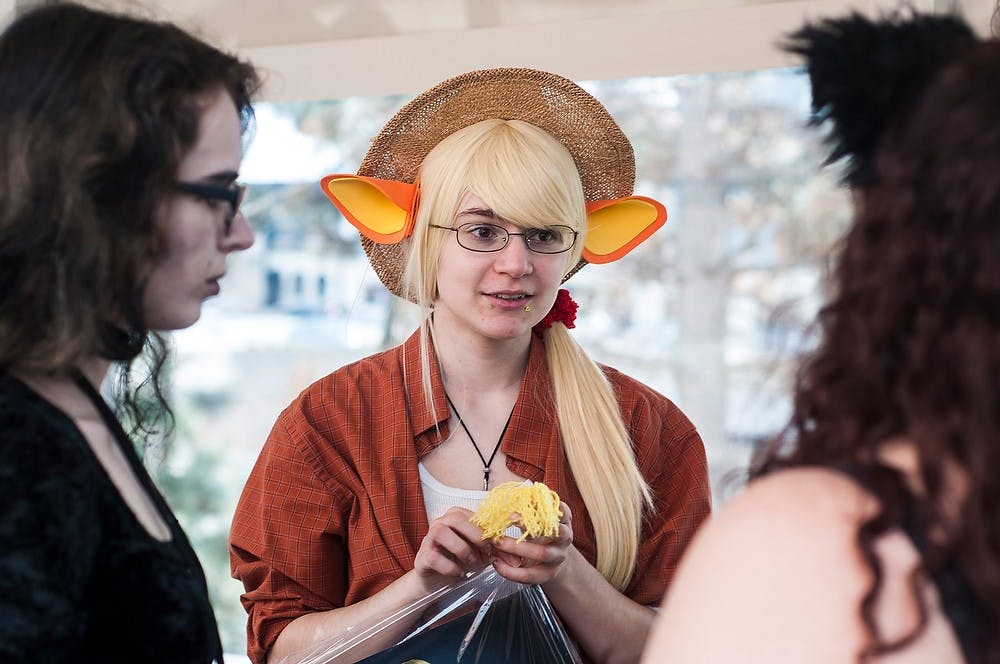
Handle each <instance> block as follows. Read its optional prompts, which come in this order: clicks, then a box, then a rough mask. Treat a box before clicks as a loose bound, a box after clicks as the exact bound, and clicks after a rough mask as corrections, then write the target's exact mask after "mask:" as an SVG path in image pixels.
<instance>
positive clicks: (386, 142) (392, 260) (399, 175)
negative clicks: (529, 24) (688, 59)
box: [358, 68, 635, 297]
mask: <svg viewBox="0 0 1000 664" xmlns="http://www.w3.org/2000/svg"><path fill="white" fill-rule="evenodd" d="M493 118H499V119H502V120H522V121H524V122H529V123H531V124H533V125H535V126H537V127H539V128H541V129H544V130H546V131H547V132H549V133H550V134H552V135H553V136H555V137H556V138H557V139H558V140H559V141H561V142H562V144H563V145H565V146H566V149H567V150H569V152H570V154H571V155H573V160H574V161H575V162H576V166H577V169H578V170H579V171H580V180H581V182H582V184H583V193H584V197H585V198H586V200H587V201H599V200H609V199H616V198H623V197H626V196H629V195H631V193H632V187H633V185H634V184H635V156H634V154H633V152H632V145H631V143H629V141H628V138H626V137H625V134H624V133H622V130H621V129H620V128H619V127H618V125H617V124H616V123H615V121H614V120H613V119H612V117H611V115H610V114H609V113H608V111H607V109H606V108H604V106H603V105H602V104H601V103H600V102H599V101H597V100H596V99H594V97H593V96H591V95H590V94H589V93H587V92H586V91H585V90H583V89H582V88H581V87H580V86H578V85H577V84H576V83H574V82H573V81H570V80H569V79H566V78H563V77H562V76H557V75H555V74H550V73H548V72H543V71H538V70H535V69H519V68H501V69H484V70H480V71H473V72H469V73H467V74H462V75H461V76H456V77H455V78H451V79H448V80H447V81H444V82H443V83H440V84H438V85H436V86H434V87H433V88H431V89H430V90H428V91H427V92H424V93H423V94H421V95H420V96H418V97H416V98H415V99H414V100H413V101H411V102H410V103H408V104H407V105H406V106H404V107H403V108H402V109H400V110H399V112H398V113H396V115H395V116H394V117H393V118H392V119H391V120H389V122H388V124H386V125H385V127H384V128H383V129H382V131H381V133H379V135H378V136H376V137H375V139H374V140H373V141H372V146H371V148H370V149H369V150H368V154H367V155H366V156H365V158H364V161H362V163H361V167H360V168H359V169H358V175H363V176H367V177H375V178H382V179H385V180H397V181H400V182H411V183H412V182H413V181H414V180H415V179H416V177H417V171H418V169H419V168H420V164H421V163H422V162H423V160H424V157H425V156H427V153H428V152H430V151H431V150H432V149H433V148H434V146H436V145H437V144H438V143H440V142H441V141H442V140H443V139H444V138H446V137H448V136H450V135H451V134H453V133H454V132H456V131H458V130H459V129H462V128H463V127H468V126H470V125H473V124H475V123H477V122H480V121H482V120H489V119H493ZM361 245H362V247H363V248H364V250H365V253H366V254H367V255H368V260H369V261H371V264H372V267H373V268H374V269H375V272H376V273H377V274H378V276H379V278H380V279H381V280H382V283H383V284H385V286H386V288H388V289H389V291H390V292H392V293H394V294H395V295H398V296H400V297H405V295H403V293H402V285H401V283H400V280H401V277H402V274H403V269H404V267H405V264H406V251H405V247H406V244H405V243H397V244H377V243H375V242H373V241H372V240H370V239H368V238H366V237H364V236H362V238H361ZM586 264H587V261H585V260H583V259H581V260H580V262H579V263H577V265H576V266H574V267H573V269H572V270H570V271H569V273H568V274H566V276H565V277H564V281H565V279H568V278H569V277H571V276H572V275H573V274H575V273H576V271H577V270H579V269H580V268H581V267H583V266H584V265H586Z"/></svg>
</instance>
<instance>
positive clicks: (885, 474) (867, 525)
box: [644, 16, 1000, 663]
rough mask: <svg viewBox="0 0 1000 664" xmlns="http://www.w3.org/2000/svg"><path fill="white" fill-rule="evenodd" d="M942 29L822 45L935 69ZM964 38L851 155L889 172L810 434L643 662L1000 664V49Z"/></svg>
mask: <svg viewBox="0 0 1000 664" xmlns="http://www.w3.org/2000/svg"><path fill="white" fill-rule="evenodd" d="M923 20H925V19H923V18H921V17H915V18H913V19H912V20H911V21H910V22H904V23H901V24H891V23H890V24H885V23H882V24H879V23H871V22H867V21H865V20H863V19H860V18H859V17H856V16H855V17H852V18H850V19H847V20H845V21H840V22H830V23H827V24H825V26H824V27H823V30H825V32H826V37H830V36H831V34H834V33H836V34H835V35H834V38H835V40H839V41H840V42H844V43H847V42H850V44H856V43H857V41H856V40H855V41H852V39H853V38H854V37H856V35H857V31H858V30H867V31H874V32H872V34H875V35H880V36H879V37H878V38H877V39H876V42H878V43H876V44H874V45H873V47H872V48H866V49H856V50H855V52H859V53H864V54H865V55H864V56H863V57H864V58H868V59H870V60H871V62H870V63H869V64H870V65H871V67H872V68H873V69H874V68H877V67H880V66H882V65H883V64H884V62H883V63H876V62H875V60H876V58H882V59H883V61H884V59H885V58H886V57H890V58H891V57H897V58H902V59H906V58H910V57H912V56H913V54H914V53H918V54H920V55H921V56H925V55H926V51H925V50H922V49H899V48H894V47H893V45H895V46H899V45H900V43H901V42H900V41H899V40H896V37H898V36H899V35H898V33H897V32H895V30H897V29H906V28H908V27H912V26H913V25H914V24H915V23H917V22H920V21H923ZM933 20H943V19H933ZM947 20H949V21H953V19H947ZM925 27H926V26H925ZM953 27H954V25H953V24H952V25H951V28H953ZM949 29H950V28H949ZM965 32H966V34H967V37H963V38H961V39H959V40H956V42H955V44H958V43H959V42H961V45H957V46H956V47H955V48H954V49H952V50H951V52H950V54H949V55H948V56H947V57H943V56H942V59H939V60H938V61H937V63H936V64H935V66H933V67H930V69H931V70H933V72H932V74H931V75H930V76H928V77H926V81H928V82H927V83H926V85H925V86H924V90H923V91H922V92H921V93H920V94H917V95H915V96H914V97H913V102H912V103H911V104H910V106H909V107H907V108H897V109H896V110H895V111H894V112H893V114H892V115H891V117H889V119H888V121H887V122H886V124H885V127H884V131H882V135H881V137H880V139H879V141H878V142H877V147H876V148H874V152H873V154H866V153H864V152H857V151H851V150H848V151H847V153H848V154H851V155H852V157H854V158H857V159H860V160H862V161H863V162H864V161H866V160H868V159H870V160H871V161H870V166H871V171H870V174H871V177H870V178H869V179H868V180H867V181H866V182H865V184H864V185H863V186H861V187H859V188H857V189H856V190H855V191H856V193H857V194H858V203H859V205H858V206H857V211H856V214H855V221H854V224H853V226H852V227H851V228H850V230H849V232H848V233H847V236H846V238H845V240H844V243H843V248H842V251H841V253H840V255H839V258H838V262H837V266H836V272H835V284H836V293H835V295H834V297H833V299H832V300H831V301H830V302H829V304H827V305H826V306H825V307H824V308H823V309H822V310H821V312H820V314H819V321H818V324H819V331H820V333H821V339H820V343H819V346H818V348H817V349H816V350H815V351H814V352H813V354H812V355H811V357H810V358H809V359H808V361H807V362H806V363H805V364H804V366H803V367H802V369H801V372H800V375H799V378H798V382H797V385H796V388H795V400H794V414H793V417H792V421H791V425H790V426H789V428H788V430H787V431H786V433H785V435H784V436H782V437H781V438H780V439H779V440H778V441H776V442H775V444H774V445H773V446H772V447H771V448H770V449H769V450H768V451H767V452H766V453H765V454H764V456H763V458H762V461H761V462H760V463H759V466H758V467H757V468H756V469H755V471H754V474H755V475H756V479H755V480H754V481H753V482H752V483H751V484H750V487H749V488H748V489H747V490H746V491H745V492H744V493H743V494H742V495H741V496H739V497H737V498H736V499H734V500H733V501H732V503H731V504H730V505H729V506H727V508H726V509H725V510H723V511H722V513H721V514H720V515H719V516H718V517H717V519H716V520H714V521H713V522H711V523H710V525H708V526H707V527H706V528H705V529H704V530H703V531H702V532H701V533H700V534H699V536H698V537H697V538H696V539H695V542H694V544H693V545H692V548H691V549H690V552H689V554H688V555H687V557H686V558H685V559H684V561H683V562H682V564H681V568H680V570H679V572H678V576H677V578H676V580H675V584H674V586H673V588H672V590H671V593H670V594H669V595H668V597H667V599H666V601H665V603H664V609H663V612H662V614H661V616H660V618H659V622H658V624H657V626H656V628H655V629H654V635H653V636H652V637H651V640H650V644H649V648H648V650H647V652H646V659H645V660H644V661H647V662H653V661H656V662H659V661H670V662H691V661H697V662H702V663H704V662H729V661H766V662H817V661H829V662H844V661H873V660H876V659H877V660H878V661H894V662H895V661H907V662H910V661H920V662H938V663H940V662H998V661H1000V637H998V633H997V630H996V628H997V625H1000V521H998V520H997V519H996V517H995V516H994V511H993V510H994V509H995V508H994V506H995V505H996V504H997V502H998V500H1000V476H998V474H997V471H998V469H1000V392H998V390H997V388H996V382H995V380H996V376H997V375H1000V343H998V340H1000V313H998V312H1000V265H998V263H997V259H998V257H1000V179H998V174H1000V43H998V42H996V41H987V42H976V41H975V39H973V38H971V32H970V31H967V30H966V31H965ZM890 33H891V34H890ZM927 34H930V33H927ZM952 34H955V33H952ZM894 40H895V41H894ZM910 45H911V46H912V45H913V44H912V42H911V43H910ZM871 54H877V55H875V56H873V55H871ZM814 64H815V63H814V62H812V63H810V70H811V71H810V73H811V74H815V72H816V69H815V67H814V66H813V65H814ZM926 71H927V70H926V69H924V70H921V71H917V70H914V69H907V70H904V71H902V72H901V73H899V74H898V75H899V76H922V75H923V73H925V72H926ZM870 74H871V70H869V71H868V72H867V74H866V75H870ZM854 76H855V78H848V79H847V80H846V82H847V83H848V84H850V85H854V86H855V92H854V94H857V88H858V87H859V86H860V87H862V88H863V87H864V85H865V82H863V81H860V80H857V79H858V78H859V77H857V75H854ZM841 82H842V83H843V82H844V80H842V81H841ZM844 87H845V89H846V88H847V87H849V86H844ZM874 87H876V86H873V89H874ZM814 93H815V81H814ZM836 110H837V109H833V111H832V112H831V113H830V115H832V116H833V117H834V118H835V121H836V122H838V123H839V124H840V126H838V127H837V128H836V131H837V132H840V135H841V136H843V135H844V134H845V132H844V127H843V122H844V121H845V120H844V119H843V118H844V117H845V116H844V115H842V114H838V113H837V112H836ZM841 110H842V109H841ZM855 122H856V121H855ZM720 635H723V637H722V638H720Z"/></svg>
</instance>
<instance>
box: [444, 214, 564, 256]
mask: <svg viewBox="0 0 1000 664" xmlns="http://www.w3.org/2000/svg"><path fill="white" fill-rule="evenodd" d="M430 227H431V228H440V229H441V230H445V231H453V232H454V233H455V239H457V240H458V244H459V246H461V247H462V248H463V249H468V250H469V251H479V252H484V253H485V252H491V251H500V250H501V249H503V248H504V247H506V246H507V243H508V242H510V237H511V236H512V235H520V236H521V237H522V238H524V243H525V244H526V245H527V246H528V249H530V250H531V251H534V252H535V253H538V254H561V253H563V252H564V251H569V250H570V249H571V248H572V247H573V245H574V244H576V236H577V232H576V231H574V230H573V229H572V228H570V227H569V226H545V227H543V228H527V229H525V230H524V232H523V233H511V232H510V231H508V230H507V229H506V228H504V227H503V226H497V225H496V224H487V223H482V222H473V223H469V224H462V225H461V226H458V227H456V228H452V227H451V226H438V225H437V224H430Z"/></svg>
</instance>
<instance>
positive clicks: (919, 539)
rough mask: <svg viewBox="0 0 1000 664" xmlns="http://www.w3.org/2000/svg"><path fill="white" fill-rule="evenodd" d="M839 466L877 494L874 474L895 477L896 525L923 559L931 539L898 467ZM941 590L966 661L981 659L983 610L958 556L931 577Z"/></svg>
mask: <svg viewBox="0 0 1000 664" xmlns="http://www.w3.org/2000/svg"><path fill="white" fill-rule="evenodd" d="M837 469H838V470H840V471H841V472H843V473H844V474H846V475H847V476H849V477H850V478H852V479H853V480H854V481H855V482H857V483H858V484H860V485H861V486H862V487H864V489H865V490H866V491H868V492H870V493H872V494H873V495H875V496H878V493H877V492H876V491H875V489H874V487H875V486H876V480H875V474H876V473H884V474H887V475H890V476H891V477H892V481H893V482H894V483H895V485H896V486H897V488H898V490H899V492H900V494H901V495H902V496H903V498H904V502H903V505H902V508H901V511H900V514H899V518H898V522H897V524H896V525H898V526H899V528H900V529H901V530H902V531H903V532H904V533H905V534H906V537H907V538H908V539H909V540H910V543H912V544H913V547H914V548H915V549H916V550H917V553H918V554H919V555H920V557H921V559H923V558H924V557H925V556H926V555H927V552H928V550H929V547H930V543H929V542H928V539H927V536H926V535H925V534H924V532H923V529H922V528H921V526H920V519H919V517H918V511H917V499H916V498H915V497H914V495H913V494H912V493H911V492H910V491H909V489H907V488H906V484H905V482H904V481H903V479H902V476H901V475H899V473H898V472H896V471H895V470H892V469H889V468H887V467H884V466H878V467H876V468H868V467H859V466H857V465H854V464H845V465H840V466H837ZM931 579H932V581H933V582H934V585H935V587H936V588H937V591H938V597H939V599H940V602H941V611H942V613H944V616H945V619H946V620H947V621H948V622H949V623H950V624H951V627H952V630H953V631H954V633H955V637H956V638H957V639H958V644H959V646H960V647H961V649H962V654H963V656H964V659H965V661H967V662H978V661H981V660H982V657H983V652H984V651H985V644H986V633H985V630H984V626H983V625H981V624H979V618H978V616H980V615H981V612H980V611H979V610H978V608H977V607H976V598H975V595H974V594H973V593H972V589H971V587H970V585H969V581H968V579H966V577H965V575H964V574H963V572H962V570H961V568H960V567H959V566H958V564H957V562H956V561H955V560H951V561H949V563H948V564H947V565H945V566H944V567H943V568H942V569H940V570H938V571H937V572H936V573H934V574H933V576H932V577H931Z"/></svg>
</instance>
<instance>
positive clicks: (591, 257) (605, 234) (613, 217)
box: [583, 196, 667, 263]
mask: <svg viewBox="0 0 1000 664" xmlns="http://www.w3.org/2000/svg"><path fill="white" fill-rule="evenodd" d="M666 222H667V208H665V207H663V204H662V203H660V202H659V201H654V200H653V199H652V198H646V197H645V196H629V197H627V198H617V199H614V200H610V201H593V202H590V203H587V242H586V243H585V244H584V245H583V258H584V260H586V261H587V262H588V263H611V262H613V261H616V260H618V259H619V258H621V257H622V256H624V255H625V254H627V253H628V252H630V251H632V250H633V249H635V248H636V247H638V246H639V245H640V244H642V243H643V242H644V241H645V240H646V238H648V237H649V236H650V235H652V234H653V233H654V232H656V230H657V229H658V228H660V227H661V226H663V224H665V223H666Z"/></svg>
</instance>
